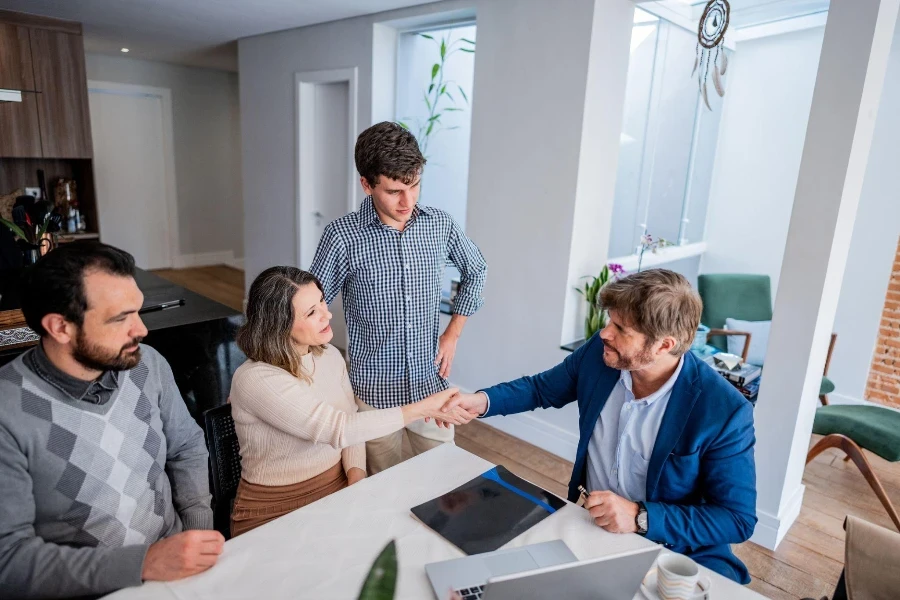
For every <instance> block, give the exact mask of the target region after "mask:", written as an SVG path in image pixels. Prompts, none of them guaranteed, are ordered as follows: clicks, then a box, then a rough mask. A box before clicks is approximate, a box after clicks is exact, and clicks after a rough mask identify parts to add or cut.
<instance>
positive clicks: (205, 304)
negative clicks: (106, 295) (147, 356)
mask: <svg viewBox="0 0 900 600" xmlns="http://www.w3.org/2000/svg"><path fill="white" fill-rule="evenodd" d="M134 279H135V281H136V282H137V284H138V287H139V288H141V291H142V292H144V297H145V298H146V297H148V296H150V295H151V294H160V293H165V292H167V291H169V290H171V291H172V292H174V293H175V294H174V295H175V296H176V297H177V298H181V299H183V300H184V304H183V305H182V306H177V307H174V308H167V309H165V310H157V311H153V312H148V313H143V314H142V315H141V319H142V320H143V321H144V325H146V326H147V329H149V330H150V331H155V330H157V329H167V328H169V327H179V326H181V325H192V324H194V323H203V322H205V321H214V320H216V319H224V318H228V317H235V316H239V315H240V314H241V313H240V312H238V311H236V310H234V309H233V308H229V307H227V306H225V305H224V304H219V303H218V302H216V301H214V300H210V299H209V298H207V297H205V296H201V295H200V294H195V293H194V292H192V291H190V290H188V289H185V288H183V287H181V286H179V285H176V284H174V283H172V282H170V281H167V280H165V279H163V278H162V277H159V276H158V275H154V274H153V273H150V272H149V271H144V270H143V269H137V272H136V273H135V277H134Z"/></svg>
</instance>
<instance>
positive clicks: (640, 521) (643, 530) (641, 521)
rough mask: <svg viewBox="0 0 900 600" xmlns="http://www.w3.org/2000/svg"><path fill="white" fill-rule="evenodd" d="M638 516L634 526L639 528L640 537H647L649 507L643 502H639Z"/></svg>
mask: <svg viewBox="0 0 900 600" xmlns="http://www.w3.org/2000/svg"><path fill="white" fill-rule="evenodd" d="M637 505H638V511H637V515H635V517H634V525H635V527H637V532H638V535H647V507H646V506H644V503H643V502H638V503H637Z"/></svg>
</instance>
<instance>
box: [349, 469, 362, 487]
mask: <svg viewBox="0 0 900 600" xmlns="http://www.w3.org/2000/svg"><path fill="white" fill-rule="evenodd" d="M365 478H366V472H365V471H363V470H362V469H360V468H359V467H350V469H349V470H348V471H347V485H353V484H354V483H358V482H360V481H362V480H363V479H365Z"/></svg>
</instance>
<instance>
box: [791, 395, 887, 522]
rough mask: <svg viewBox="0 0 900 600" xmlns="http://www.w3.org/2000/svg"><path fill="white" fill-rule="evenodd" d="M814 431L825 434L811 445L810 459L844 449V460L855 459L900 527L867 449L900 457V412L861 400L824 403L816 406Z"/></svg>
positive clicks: (807, 457) (884, 456) (881, 455)
mask: <svg viewBox="0 0 900 600" xmlns="http://www.w3.org/2000/svg"><path fill="white" fill-rule="evenodd" d="M813 433H815V434H818V435H822V436H825V437H823V438H822V439H820V440H819V441H818V442H816V445H815V446H813V447H812V448H811V449H810V451H809V454H807V455H806V463H807V464H809V462H810V461H812V460H813V459H814V458H815V457H816V456H818V455H819V454H821V453H822V452H823V451H825V450H827V449H828V448H840V449H841V450H843V451H844V453H845V454H846V455H847V458H845V459H844V460H852V461H853V463H854V464H855V465H856V467H857V468H858V469H859V470H860V472H861V473H862V474H863V477H865V478H866V481H867V482H869V486H870V487H871V488H872V490H873V491H874V492H875V495H876V496H878V499H879V500H881V504H882V505H883V506H884V508H885V510H887V513H888V515H890V517H891V520H892V521H893V522H894V526H895V527H896V528H897V529H898V530H900V517H898V516H897V511H896V510H895V509H894V505H893V504H892V503H891V500H890V498H888V496H887V493H885V491H884V487H883V486H882V485H881V481H879V479H878V476H877V475H876V474H875V472H874V471H873V470H872V466H871V465H870V464H869V461H868V459H867V458H866V455H865V453H864V452H863V449H866V450H868V451H869V452H872V453H874V454H877V455H878V456H880V457H881V458H883V459H885V460H887V461H890V462H897V461H900V412H897V411H895V410H890V409H888V408H883V407H881V406H871V405H859V404H832V405H829V406H821V407H819V408H818V409H817V410H816V418H815V421H814V422H813Z"/></svg>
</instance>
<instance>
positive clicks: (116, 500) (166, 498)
mask: <svg viewBox="0 0 900 600" xmlns="http://www.w3.org/2000/svg"><path fill="white" fill-rule="evenodd" d="M33 352H43V351H42V350H40V349H39V348H38V349H34V350H30V351H29V352H28V353H26V354H24V355H22V356H20V357H18V358H17V359H16V360H14V361H13V362H11V363H10V364H8V365H6V366H5V367H3V368H2V369H0V598H4V599H6V598H60V597H72V596H84V595H99V594H104V593H108V592H111V591H114V590H117V589H119V588H123V587H127V586H132V585H140V583H141V571H142V568H143V562H144V556H145V555H146V553H147V548H148V547H149V545H150V544H152V543H153V542H156V541H158V540H160V539H162V538H164V537H167V536H170V535H172V534H174V533H177V532H179V531H182V530H184V529H211V528H212V511H211V510H210V495H209V479H208V477H209V475H208V470H207V469H208V468H207V452H206V445H205V444H204V439H203V432H202V431H201V429H200V428H199V427H198V426H197V424H196V423H195V422H194V420H193V419H192V418H191V416H190V415H189V414H188V411H187V407H186V406H185V404H184V400H182V398H181V394H180V393H179V392H178V388H177V387H176V386H175V380H174V378H173V376H172V371H171V369H170V368H169V365H168V363H166V361H165V359H163V358H162V357H161V356H160V355H159V353H157V352H156V350H154V349H153V348H151V347H149V346H141V354H142V358H141V362H140V363H139V364H138V365H137V366H136V367H135V368H133V369H131V370H130V371H122V372H119V373H117V374H115V376H114V378H109V377H107V382H108V383H109V387H111V388H114V389H113V390H112V393H111V395H110V394H109V391H108V388H107V391H106V395H105V398H108V399H104V400H98V399H97V398H96V397H94V401H88V400H87V399H86V398H87V397H88V396H89V394H85V397H83V398H77V397H73V396H72V392H71V391H66V390H67V389H69V388H66V386H65V385H60V379H59V377H58V376H59V375H62V376H63V377H64V376H65V375H64V374H62V373H61V372H57V373H47V372H45V371H44V370H43V369H41V368H40V365H42V364H44V365H49V364H50V363H48V362H47V359H46V356H43V357H42V358H43V361H41V360H34V358H36V357H31V358H32V360H29V354H30V353H33ZM35 365H37V366H35ZM35 369H36V370H37V372H38V373H41V375H38V374H37V373H36V372H35ZM54 375H56V376H57V377H54ZM101 381H102V380H101ZM110 382H111V383H110Z"/></svg>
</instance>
